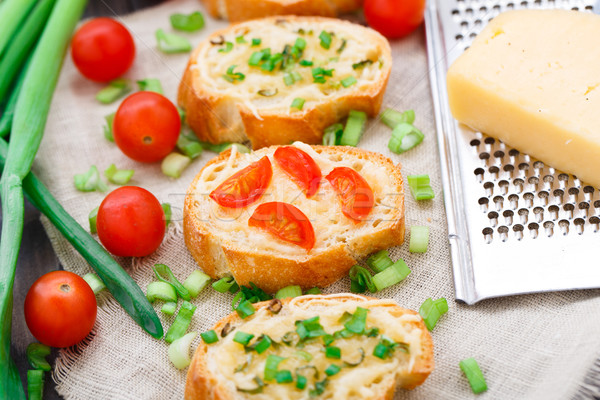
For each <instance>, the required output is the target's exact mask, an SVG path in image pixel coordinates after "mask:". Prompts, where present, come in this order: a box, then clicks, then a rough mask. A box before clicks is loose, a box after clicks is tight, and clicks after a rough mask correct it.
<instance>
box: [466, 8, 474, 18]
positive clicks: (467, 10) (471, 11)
mask: <svg viewBox="0 0 600 400" xmlns="http://www.w3.org/2000/svg"><path fill="white" fill-rule="evenodd" d="M465 13H466V14H467V15H468V16H471V15H473V9H472V8H471V7H468V8H466V9H465Z"/></svg>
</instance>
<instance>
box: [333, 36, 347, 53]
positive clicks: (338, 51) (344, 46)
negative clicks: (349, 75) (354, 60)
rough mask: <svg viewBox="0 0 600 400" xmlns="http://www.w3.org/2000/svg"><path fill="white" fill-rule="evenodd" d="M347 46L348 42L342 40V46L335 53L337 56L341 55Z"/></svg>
mask: <svg viewBox="0 0 600 400" xmlns="http://www.w3.org/2000/svg"><path fill="white" fill-rule="evenodd" d="M347 44H348V41H347V40H346V39H342V44H341V45H340V47H339V48H338V49H337V50H336V51H335V52H336V53H338V54H341V53H342V52H343V51H344V50H345V49H346V45H347Z"/></svg>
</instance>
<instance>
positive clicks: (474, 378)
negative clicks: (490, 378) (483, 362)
mask: <svg viewBox="0 0 600 400" xmlns="http://www.w3.org/2000/svg"><path fill="white" fill-rule="evenodd" d="M458 365H459V366H460V369H461V370H462V372H464V374H465V376H466V377H467V379H468V380H469V385H471V390H473V393H475V394H478V393H482V392H485V391H486V390H487V383H486V382H485V378H484V376H483V372H481V368H479V364H478V363H477V361H475V359H474V358H467V359H464V360H462V361H461V362H460V363H459V364H458Z"/></svg>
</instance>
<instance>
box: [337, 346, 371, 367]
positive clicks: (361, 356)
mask: <svg viewBox="0 0 600 400" xmlns="http://www.w3.org/2000/svg"><path fill="white" fill-rule="evenodd" d="M358 353H359V354H360V358H359V359H358V361H356V362H353V363H352V362H349V361H344V362H343V364H342V367H347V368H354V367H357V366H358V365H359V364H360V363H361V362H363V360H364V359H365V351H364V350H363V348H362V347H359V348H358Z"/></svg>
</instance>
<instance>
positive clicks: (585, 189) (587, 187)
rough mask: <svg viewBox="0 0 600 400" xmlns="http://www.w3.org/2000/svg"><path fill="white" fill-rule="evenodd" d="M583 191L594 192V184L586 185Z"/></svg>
mask: <svg viewBox="0 0 600 400" xmlns="http://www.w3.org/2000/svg"><path fill="white" fill-rule="evenodd" d="M583 193H586V194H592V193H594V187H593V186H585V187H584V188H583Z"/></svg>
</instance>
